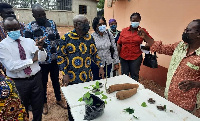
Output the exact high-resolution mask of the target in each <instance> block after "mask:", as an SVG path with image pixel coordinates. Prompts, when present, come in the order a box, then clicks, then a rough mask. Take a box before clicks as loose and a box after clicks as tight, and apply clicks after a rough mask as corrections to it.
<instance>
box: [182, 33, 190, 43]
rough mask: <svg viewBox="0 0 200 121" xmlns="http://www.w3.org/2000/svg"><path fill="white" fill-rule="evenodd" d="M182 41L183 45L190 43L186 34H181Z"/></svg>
mask: <svg viewBox="0 0 200 121" xmlns="http://www.w3.org/2000/svg"><path fill="white" fill-rule="evenodd" d="M182 40H183V41H184V42H185V43H188V44H190V43H191V38H190V37H189V34H188V33H185V32H183V34H182Z"/></svg>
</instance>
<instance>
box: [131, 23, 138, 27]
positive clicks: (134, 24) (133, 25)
mask: <svg viewBox="0 0 200 121" xmlns="http://www.w3.org/2000/svg"><path fill="white" fill-rule="evenodd" d="M139 24H140V22H131V26H132V27H133V28H138V26H139Z"/></svg>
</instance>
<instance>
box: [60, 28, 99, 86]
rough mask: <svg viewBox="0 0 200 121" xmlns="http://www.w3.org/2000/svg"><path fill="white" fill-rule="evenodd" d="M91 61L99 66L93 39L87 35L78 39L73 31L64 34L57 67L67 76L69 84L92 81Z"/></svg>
mask: <svg viewBox="0 0 200 121" xmlns="http://www.w3.org/2000/svg"><path fill="white" fill-rule="evenodd" d="M91 60H93V61H94V62H95V63H96V64H97V65H99V66H100V65H101V60H100V57H99V56H98V54H97V48H96V46H95V43H94V39H93V37H92V36H91V35H90V34H89V33H87V34H86V35H85V36H84V37H79V36H78V35H77V33H76V31H75V30H73V31H71V32H69V33H67V34H65V35H64V36H63V37H62V38H61V41H60V44H59V47H58V60H57V61H58V65H59V68H60V70H61V71H62V72H63V74H64V75H65V74H68V75H69V78H70V83H72V84H73V83H83V82H86V81H90V80H91V79H92V71H91Z"/></svg>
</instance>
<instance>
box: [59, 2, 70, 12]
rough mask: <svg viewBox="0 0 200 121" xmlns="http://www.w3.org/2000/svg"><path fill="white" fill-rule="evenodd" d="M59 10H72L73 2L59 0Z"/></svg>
mask: <svg viewBox="0 0 200 121" xmlns="http://www.w3.org/2000/svg"><path fill="white" fill-rule="evenodd" d="M57 6H58V10H68V11H71V10H72V0H57Z"/></svg>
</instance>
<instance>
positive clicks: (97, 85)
mask: <svg viewBox="0 0 200 121" xmlns="http://www.w3.org/2000/svg"><path fill="white" fill-rule="evenodd" d="M96 89H99V82H98V81H97V82H96Z"/></svg>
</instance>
